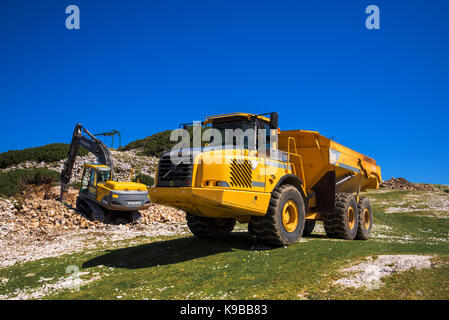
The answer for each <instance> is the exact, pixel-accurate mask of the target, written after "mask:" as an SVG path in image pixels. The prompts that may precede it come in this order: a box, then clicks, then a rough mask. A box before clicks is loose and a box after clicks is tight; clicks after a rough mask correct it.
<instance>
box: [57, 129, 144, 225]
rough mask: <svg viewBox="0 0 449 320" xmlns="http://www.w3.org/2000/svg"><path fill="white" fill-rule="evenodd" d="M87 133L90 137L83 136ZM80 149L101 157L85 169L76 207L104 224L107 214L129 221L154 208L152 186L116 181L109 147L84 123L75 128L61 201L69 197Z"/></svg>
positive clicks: (63, 174) (65, 166)
mask: <svg viewBox="0 0 449 320" xmlns="http://www.w3.org/2000/svg"><path fill="white" fill-rule="evenodd" d="M83 132H84V133H85V134H86V135H83ZM79 146H82V147H84V148H86V149H87V150H89V151H90V152H92V153H93V154H94V155H96V156H97V160H98V163H95V164H93V163H86V164H84V166H83V173H82V176H81V186H80V189H79V194H78V198H77V200H76V207H77V209H78V210H79V211H82V212H83V213H85V214H86V215H88V216H89V217H90V218H92V219H93V220H100V221H104V218H105V214H107V213H109V214H115V215H116V216H117V217H121V218H124V219H126V220H128V221H136V220H138V219H139V218H140V213H139V212H138V210H142V209H146V208H148V207H149V205H150V199H149V197H148V187H147V186H146V185H144V184H142V183H138V182H131V181H124V182H119V181H114V180H113V176H114V164H113V159H112V155H111V153H110V151H109V150H108V148H107V147H106V145H105V144H104V143H103V142H101V141H100V140H99V139H97V138H96V137H95V136H94V135H92V134H91V133H90V132H89V131H88V130H87V129H85V128H83V126H82V125H81V124H77V125H76V126H75V130H74V132H73V137H72V142H71V144H70V148H69V153H68V156H67V160H66V162H65V164H64V167H63V170H62V171H61V195H60V199H61V201H63V200H64V197H65V195H66V194H67V191H68V188H69V185H70V179H71V177H72V172H73V167H74V164H75V159H76V156H77V154H78V149H79Z"/></svg>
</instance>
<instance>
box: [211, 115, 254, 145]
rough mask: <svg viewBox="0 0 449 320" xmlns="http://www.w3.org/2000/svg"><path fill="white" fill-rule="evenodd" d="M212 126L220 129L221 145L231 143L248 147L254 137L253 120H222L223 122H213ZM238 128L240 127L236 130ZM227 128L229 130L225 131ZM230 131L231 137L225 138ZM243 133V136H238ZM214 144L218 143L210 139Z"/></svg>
mask: <svg viewBox="0 0 449 320" xmlns="http://www.w3.org/2000/svg"><path fill="white" fill-rule="evenodd" d="M212 128H214V129H217V130H218V131H220V134H221V138H222V141H221V145H222V146H224V145H232V146H236V147H242V148H244V149H250V147H251V141H254V138H255V129H256V126H255V122H254V121H248V120H241V121H232V122H223V123H213V124H212ZM238 129H241V131H240V130H238ZM227 130H229V131H228V132H227ZM231 132H232V137H229V138H228V139H226V134H227V133H228V134H229V133H231ZM241 133H243V136H241V137H240V138H239V134H241ZM211 143H213V144H215V145H220V143H219V142H217V141H211Z"/></svg>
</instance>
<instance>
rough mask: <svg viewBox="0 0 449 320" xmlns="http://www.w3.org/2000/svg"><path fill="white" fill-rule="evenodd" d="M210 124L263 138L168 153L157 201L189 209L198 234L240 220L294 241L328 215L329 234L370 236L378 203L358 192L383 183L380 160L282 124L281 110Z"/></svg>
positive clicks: (262, 234) (280, 240)
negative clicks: (287, 127) (374, 203)
mask: <svg viewBox="0 0 449 320" xmlns="http://www.w3.org/2000/svg"><path fill="white" fill-rule="evenodd" d="M206 127H210V128H211V129H214V130H215V132H216V133H217V132H218V133H220V132H221V133H223V132H224V133H225V134H226V131H227V130H231V131H232V130H240V131H247V130H248V129H252V131H250V132H253V133H255V134H253V138H254V139H253V140H256V141H259V140H261V141H262V143H256V144H254V145H252V146H251V145H249V144H243V145H241V144H236V143H234V141H233V140H232V141H231V143H227V142H226V141H224V142H223V143H222V144H221V145H220V144H217V143H215V145H214V146H212V145H211V146H205V147H200V148H198V147H197V148H184V149H177V150H172V151H170V152H166V153H164V154H162V156H161V158H160V160H159V165H158V170H157V176H156V179H155V180H156V186H155V187H153V188H149V191H150V198H151V201H152V202H154V203H159V204H163V205H168V206H172V207H175V208H179V209H182V210H184V211H186V213H187V216H186V217H187V225H188V227H189V228H190V231H191V232H192V233H193V234H194V235H196V236H198V237H220V236H223V235H227V234H229V233H230V232H231V231H232V230H233V228H234V225H235V223H236V221H239V222H241V223H248V231H249V232H250V234H252V235H254V236H255V237H256V238H257V239H258V240H260V241H262V242H266V243H269V244H274V245H288V244H292V243H295V242H297V241H299V239H300V237H301V236H303V235H309V234H310V233H312V232H313V229H314V227H315V222H316V221H323V224H324V229H325V231H326V234H327V235H328V236H329V237H333V238H342V239H348V240H352V239H362V240H366V239H368V238H369V236H370V233H371V230H372V225H373V210H372V207H371V204H370V201H369V199H368V198H366V197H364V196H361V195H360V192H361V191H365V190H367V189H376V188H378V187H379V183H380V182H381V172H380V167H379V166H378V165H377V164H376V161H375V160H374V159H372V158H370V157H367V156H365V155H363V154H361V153H358V152H356V151H353V150H351V149H349V148H347V147H345V146H343V145H341V144H339V143H337V142H335V141H332V140H330V139H328V138H326V137H324V136H322V135H320V134H319V133H318V132H316V131H307V130H285V131H281V130H280V129H279V127H278V115H277V113H276V112H272V113H269V117H268V114H249V113H231V114H224V115H217V116H210V117H206V119H205V121H204V122H203V123H202V129H205V128H206ZM198 131H199V130H198ZM276 135H277V137H278V138H277V139H271V138H270V139H269V141H268V143H267V142H266V141H267V137H268V136H270V137H271V136H276ZM211 136H217V137H219V136H220V135H219V134H218V135H215V134H211ZM247 138H251V136H248V137H247ZM211 140H212V139H211ZM214 140H215V137H214ZM276 140H277V141H276ZM272 141H273V142H272ZM211 142H212V141H211ZM175 149H176V148H175ZM178 158H179V159H180V158H183V161H181V162H174V161H173V160H174V159H175V160H176V159H178ZM184 160H186V161H184ZM176 161H177V160H176Z"/></svg>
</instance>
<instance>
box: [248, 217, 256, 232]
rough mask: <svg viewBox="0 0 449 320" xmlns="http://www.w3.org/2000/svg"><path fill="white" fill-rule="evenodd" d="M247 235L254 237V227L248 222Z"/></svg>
mask: <svg viewBox="0 0 449 320" xmlns="http://www.w3.org/2000/svg"><path fill="white" fill-rule="evenodd" d="M248 233H249V235H250V236H255V234H254V225H253V224H252V223H251V221H250V222H248Z"/></svg>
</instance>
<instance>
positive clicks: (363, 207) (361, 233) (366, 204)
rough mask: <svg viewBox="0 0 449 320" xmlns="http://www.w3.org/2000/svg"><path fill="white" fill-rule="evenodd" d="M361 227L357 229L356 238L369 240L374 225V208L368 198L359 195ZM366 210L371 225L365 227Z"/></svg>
mask: <svg viewBox="0 0 449 320" xmlns="http://www.w3.org/2000/svg"><path fill="white" fill-rule="evenodd" d="M358 207H359V227H358V229H357V235H356V237H355V238H356V239H358V240H368V239H369V237H370V234H371V229H372V227H373V209H372V208H371V202H370V201H369V199H368V198H365V197H359V203H358ZM365 211H367V214H368V218H369V227H368V228H366V227H365V223H364V222H365V219H366V218H367V217H365Z"/></svg>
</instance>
